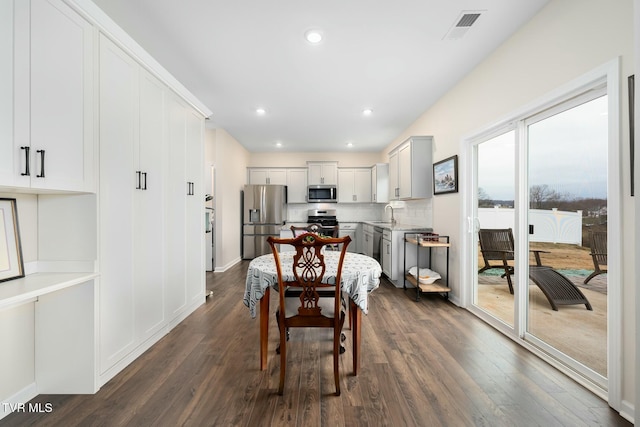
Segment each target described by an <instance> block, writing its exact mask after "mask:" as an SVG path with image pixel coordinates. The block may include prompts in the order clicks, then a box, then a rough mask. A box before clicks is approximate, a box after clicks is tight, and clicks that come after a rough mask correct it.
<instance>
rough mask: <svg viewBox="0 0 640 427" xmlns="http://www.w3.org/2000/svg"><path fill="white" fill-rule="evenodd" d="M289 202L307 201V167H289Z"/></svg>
mask: <svg viewBox="0 0 640 427" xmlns="http://www.w3.org/2000/svg"><path fill="white" fill-rule="evenodd" d="M287 202H288V203H307V168H291V169H287Z"/></svg>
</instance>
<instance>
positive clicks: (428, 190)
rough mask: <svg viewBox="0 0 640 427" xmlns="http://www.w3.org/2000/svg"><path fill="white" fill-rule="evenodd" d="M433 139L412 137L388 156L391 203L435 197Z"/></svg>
mask: <svg viewBox="0 0 640 427" xmlns="http://www.w3.org/2000/svg"><path fill="white" fill-rule="evenodd" d="M432 145H433V137H431V136H412V137H411V138H409V139H407V140H406V141H404V142H403V143H402V144H400V145H399V146H398V147H396V148H394V149H393V150H392V151H391V152H390V153H389V193H390V194H389V196H390V199H391V200H409V199H426V198H429V197H431V196H432V194H433V176H432V167H433V161H432Z"/></svg>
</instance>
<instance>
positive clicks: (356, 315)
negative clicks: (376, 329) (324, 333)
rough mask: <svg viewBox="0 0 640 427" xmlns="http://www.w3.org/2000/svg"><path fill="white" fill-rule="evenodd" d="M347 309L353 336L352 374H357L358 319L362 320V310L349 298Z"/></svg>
mask: <svg viewBox="0 0 640 427" xmlns="http://www.w3.org/2000/svg"><path fill="white" fill-rule="evenodd" d="M349 310H350V311H351V313H350V314H352V319H351V334H352V336H353V374H354V375H358V371H359V370H360V326H361V325H360V321H361V320H362V310H360V307H358V306H357V305H356V304H355V303H354V302H353V300H351V299H350V300H349Z"/></svg>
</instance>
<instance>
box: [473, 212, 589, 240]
mask: <svg viewBox="0 0 640 427" xmlns="http://www.w3.org/2000/svg"><path fill="white" fill-rule="evenodd" d="M478 220H479V222H480V228H514V224H515V212H514V209H513V208H498V207H496V208H478ZM529 225H533V230H534V233H533V234H530V235H529V241H531V242H550V243H569V244H573V245H582V211H577V212H568V211H559V210H557V209H555V208H554V209H552V210H542V209H529Z"/></svg>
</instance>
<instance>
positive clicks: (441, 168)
mask: <svg viewBox="0 0 640 427" xmlns="http://www.w3.org/2000/svg"><path fill="white" fill-rule="evenodd" d="M457 192H458V156H451V157H449V158H447V159H444V160H441V161H439V162H436V163H434V164H433V194H446V193H457Z"/></svg>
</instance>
